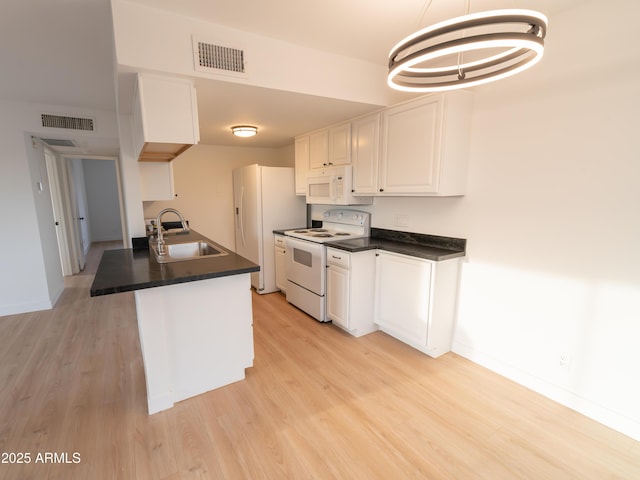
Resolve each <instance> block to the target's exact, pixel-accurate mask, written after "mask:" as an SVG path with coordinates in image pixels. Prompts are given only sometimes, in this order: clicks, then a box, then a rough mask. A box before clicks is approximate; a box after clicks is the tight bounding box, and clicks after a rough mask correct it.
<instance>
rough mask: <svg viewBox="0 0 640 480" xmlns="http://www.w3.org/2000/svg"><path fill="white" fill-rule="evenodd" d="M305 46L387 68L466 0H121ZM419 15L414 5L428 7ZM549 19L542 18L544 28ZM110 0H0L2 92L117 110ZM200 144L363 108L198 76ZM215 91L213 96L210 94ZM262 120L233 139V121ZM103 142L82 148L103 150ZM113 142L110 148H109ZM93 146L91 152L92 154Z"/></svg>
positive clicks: (534, 0) (314, 122)
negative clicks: (416, 34) (417, 35)
mask: <svg viewBox="0 0 640 480" xmlns="http://www.w3.org/2000/svg"><path fill="white" fill-rule="evenodd" d="M129 1H131V2H134V3H139V4H144V5H147V6H151V7H154V8H161V9H164V10H168V11H173V12H176V13H177V14H181V15H186V16H193V17H197V18H199V19H201V20H210V21H211V22H214V23H218V24H223V25H227V26H229V27H233V28H235V29H238V30H244V31H249V32H253V33H257V34H260V35H263V36H268V37H273V38H277V39H280V40H283V41H287V42H290V43H295V44H299V45H303V46H307V47H310V48H314V49H318V50H325V51H329V52H333V53H339V54H341V55H345V56H351V57H354V58H360V59H364V60H368V61H370V62H374V63H378V64H380V65H386V62H387V58H386V56H387V54H388V51H389V49H390V48H391V47H392V46H393V45H394V44H395V43H396V42H397V41H398V40H400V39H401V38H402V37H404V36H406V35H407V34H409V33H411V32H413V31H414V30H416V29H417V28H419V27H423V26H426V25H429V24H431V23H435V22H437V21H441V20H444V19H446V18H449V17H454V16H458V15H462V14H464V13H465V12H466V4H467V2H466V0H455V1H454V0H431V2H430V1H429V0H427V1H426V3H425V1H424V0H395V1H393V2H391V1H389V0H348V1H345V0H323V1H317V2H308V1H301V0H269V1H265V0H244V1H242V2H230V1H226V0H180V1H175V0H129ZM584 1H588V0H471V2H470V10H471V12H475V11H484V10H491V9H494V8H532V9H535V10H539V11H542V12H543V13H545V14H547V15H550V14H552V13H557V12H558V11H561V10H565V9H567V8H571V7H573V6H575V5H576V4H578V3H581V2H584ZM427 6H428V8H427V10H426V15H424V17H422V12H423V11H424V10H425V7H427ZM552 34H553V25H550V35H552ZM112 45H113V42H112V33H111V20H110V5H109V0H3V1H2V15H1V16H0V66H1V71H2V74H1V75H0V97H1V98H5V99H10V100H18V101H26V102H33V103H40V104H52V105H61V106H69V107H80V108H89V109H100V110H108V111H115V108H116V107H115V106H116V99H115V87H114V78H115V76H114V71H113V68H114V67H113V60H112ZM196 88H197V90H198V97H199V102H198V103H199V113H200V116H201V126H203V125H206V128H205V129H203V131H201V137H202V142H204V143H215V144H227V145H251V146H280V145H283V144H287V143H290V142H291V139H292V137H293V136H294V135H296V134H298V133H301V132H303V131H306V130H311V129H313V128H317V127H320V126H322V125H326V124H329V123H333V122H336V121H339V120H342V119H345V118H348V116H353V115H357V114H360V113H364V111H362V110H363V108H364V107H363V105H362V104H356V103H354V102H344V101H339V100H334V99H326V98H320V97H313V96H309V95H300V94H294V93H291V92H277V91H274V90H268V89H261V88H257V87H249V86H245V85H236V84H230V83H225V82H218V81H198V82H197V83H196ZM214 95H215V101H213V100H214V99H213V96H214ZM235 122H238V123H245V122H252V123H255V124H258V125H261V132H260V135H258V136H256V137H254V138H253V139H251V140H250V142H246V140H245V142H244V143H240V141H239V139H235V138H233V137H232V136H231V135H229V134H228V131H227V130H226V128H227V126H228V125H229V124H231V123H235ZM103 144H104V141H103V142H101V143H100V144H96V145H95V149H96V150H95V151H94V150H92V148H93V147H92V145H91V144H90V142H89V145H86V144H85V145H84V149H83V150H84V151H88V152H89V153H103V152H105V151H106V150H108V149H106V147H105V146H104V145H103ZM113 148H117V145H114V146H113ZM97 149H99V152H98V151H97Z"/></svg>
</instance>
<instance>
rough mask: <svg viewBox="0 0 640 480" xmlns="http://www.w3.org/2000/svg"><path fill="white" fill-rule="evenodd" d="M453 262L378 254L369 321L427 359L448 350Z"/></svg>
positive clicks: (456, 264) (454, 284)
mask: <svg viewBox="0 0 640 480" xmlns="http://www.w3.org/2000/svg"><path fill="white" fill-rule="evenodd" d="M458 270H459V259H457V258H456V259H451V260H445V261H440V262H434V261H430V260H425V259H421V258H416V257H410V256H407V255H400V254H396V253H391V252H385V251H378V253H377V256H376V270H375V309H374V317H375V323H376V324H377V325H378V327H379V328H380V329H381V330H382V331H384V332H385V333H387V334H389V335H391V336H393V337H395V338H397V339H398V340H401V341H402V342H404V343H407V344H408V345H411V346H412V347H414V348H416V349H418V350H420V351H421V352H423V353H426V354H427V355H429V356H431V357H439V356H440V355H442V354H444V353H446V352H448V351H450V350H451V342H452V340H453V326H454V318H455V307H456V292H457V283H458V280H457V279H458Z"/></svg>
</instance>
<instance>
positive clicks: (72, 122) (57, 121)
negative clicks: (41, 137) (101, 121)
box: [41, 113, 93, 132]
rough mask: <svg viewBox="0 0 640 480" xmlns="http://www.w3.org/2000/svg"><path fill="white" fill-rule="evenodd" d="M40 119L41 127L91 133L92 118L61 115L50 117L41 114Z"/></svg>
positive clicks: (46, 114)
mask: <svg viewBox="0 0 640 480" xmlns="http://www.w3.org/2000/svg"><path fill="white" fill-rule="evenodd" d="M41 117H42V126H43V127H51V128H68V129H71V130H89V131H91V132H92V131H93V119H92V118H82V117H64V116H62V115H50V114H48V113H43V114H42V115H41Z"/></svg>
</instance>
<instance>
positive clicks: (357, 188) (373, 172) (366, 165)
mask: <svg viewBox="0 0 640 480" xmlns="http://www.w3.org/2000/svg"><path fill="white" fill-rule="evenodd" d="M351 149H352V150H351V161H352V162H353V193H354V194H366V195H371V194H372V193H377V192H378V157H379V152H380V114H379V113H377V114H375V115H372V116H370V117H365V118H362V119H360V120H356V121H354V122H353V124H352V127H351Z"/></svg>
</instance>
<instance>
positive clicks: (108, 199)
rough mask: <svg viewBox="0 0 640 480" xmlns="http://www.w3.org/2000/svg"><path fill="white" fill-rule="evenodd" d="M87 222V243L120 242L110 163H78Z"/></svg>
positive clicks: (115, 188) (115, 187) (113, 167)
mask: <svg viewBox="0 0 640 480" xmlns="http://www.w3.org/2000/svg"><path fill="white" fill-rule="evenodd" d="M82 165H83V171H84V181H85V186H86V192H87V206H88V208H89V218H90V219H91V222H90V227H91V241H92V242H103V241H108V240H120V239H122V225H121V222H120V201H119V199H118V179H117V176H116V165H115V161H113V160H94V159H86V158H85V159H83V160H82Z"/></svg>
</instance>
